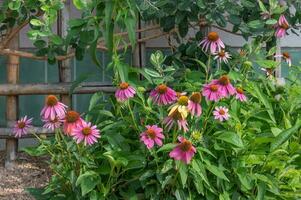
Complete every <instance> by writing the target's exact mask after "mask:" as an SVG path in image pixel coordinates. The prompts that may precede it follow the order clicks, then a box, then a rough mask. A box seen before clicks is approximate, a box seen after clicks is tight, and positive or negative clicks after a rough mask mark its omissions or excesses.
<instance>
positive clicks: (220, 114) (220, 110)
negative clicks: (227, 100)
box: [213, 106, 230, 122]
mask: <svg viewBox="0 0 301 200" xmlns="http://www.w3.org/2000/svg"><path fill="white" fill-rule="evenodd" d="M228 112H229V110H228V108H226V107H224V106H220V107H215V110H214V111H213V115H214V119H218V120H219V121H221V122H222V121H224V120H228V119H229V117H230V115H229V113H228Z"/></svg>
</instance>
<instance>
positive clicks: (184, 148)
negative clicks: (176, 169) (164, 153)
mask: <svg viewBox="0 0 301 200" xmlns="http://www.w3.org/2000/svg"><path fill="white" fill-rule="evenodd" d="M179 146H180V149H181V150H182V151H184V152H188V151H190V149H191V148H192V144H191V142H190V141H188V140H184V141H183V142H182V143H181V144H179Z"/></svg>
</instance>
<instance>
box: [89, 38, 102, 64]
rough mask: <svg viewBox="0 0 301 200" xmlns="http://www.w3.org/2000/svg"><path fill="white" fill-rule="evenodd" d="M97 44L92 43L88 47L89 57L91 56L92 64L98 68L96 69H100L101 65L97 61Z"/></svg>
mask: <svg viewBox="0 0 301 200" xmlns="http://www.w3.org/2000/svg"><path fill="white" fill-rule="evenodd" d="M97 52H98V50H97V42H94V43H92V44H91V45H90V55H91V58H92V60H93V62H94V63H95V64H96V65H97V66H98V67H101V63H100V60H99V59H98V57H97Z"/></svg>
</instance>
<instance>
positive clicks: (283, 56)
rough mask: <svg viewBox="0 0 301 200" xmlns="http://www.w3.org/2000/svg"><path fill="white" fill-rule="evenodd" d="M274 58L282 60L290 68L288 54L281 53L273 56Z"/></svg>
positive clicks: (290, 61) (290, 63)
mask: <svg viewBox="0 0 301 200" xmlns="http://www.w3.org/2000/svg"><path fill="white" fill-rule="evenodd" d="M274 57H275V58H283V59H284V60H285V62H286V63H287V64H288V66H289V67H290V66H292V58H291V55H290V54H289V53H288V52H283V53H282V54H280V55H275V56H274Z"/></svg>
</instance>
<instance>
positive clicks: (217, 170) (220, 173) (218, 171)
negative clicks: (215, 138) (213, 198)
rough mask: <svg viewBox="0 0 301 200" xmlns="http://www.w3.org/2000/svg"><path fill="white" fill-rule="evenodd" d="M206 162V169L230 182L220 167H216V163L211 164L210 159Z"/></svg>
mask: <svg viewBox="0 0 301 200" xmlns="http://www.w3.org/2000/svg"><path fill="white" fill-rule="evenodd" d="M205 162H206V165H205V166H206V169H208V170H209V171H210V172H211V173H212V174H214V175H215V176H217V177H218V178H221V179H223V180H226V181H228V182H230V181H229V179H228V178H227V177H226V175H225V174H224V172H223V171H222V170H221V169H220V168H218V167H216V166H215V165H212V164H210V163H209V161H206V160H205Z"/></svg>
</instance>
